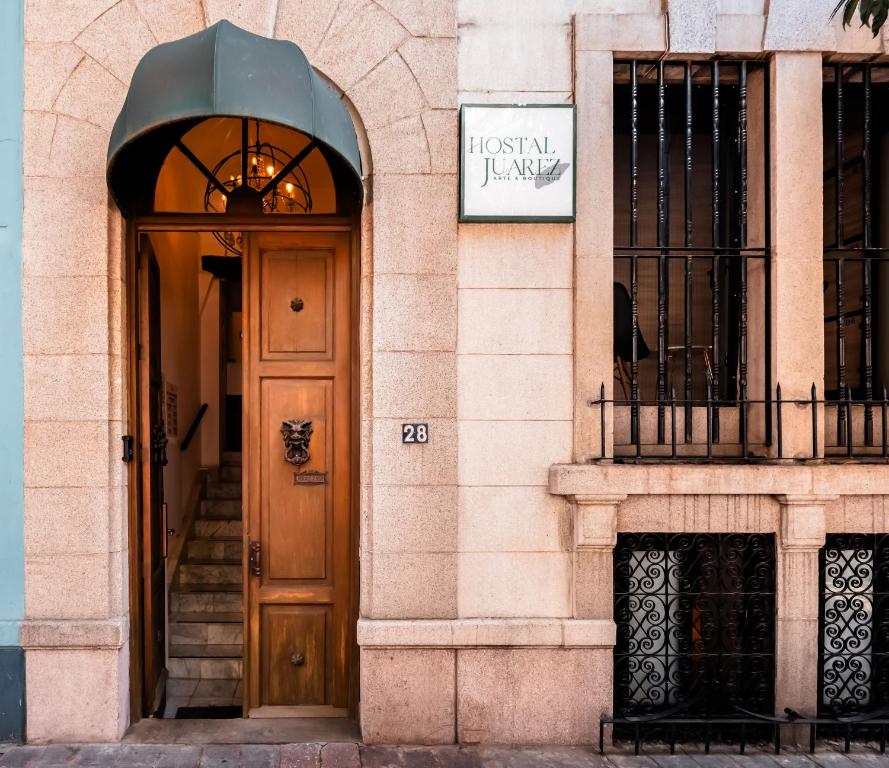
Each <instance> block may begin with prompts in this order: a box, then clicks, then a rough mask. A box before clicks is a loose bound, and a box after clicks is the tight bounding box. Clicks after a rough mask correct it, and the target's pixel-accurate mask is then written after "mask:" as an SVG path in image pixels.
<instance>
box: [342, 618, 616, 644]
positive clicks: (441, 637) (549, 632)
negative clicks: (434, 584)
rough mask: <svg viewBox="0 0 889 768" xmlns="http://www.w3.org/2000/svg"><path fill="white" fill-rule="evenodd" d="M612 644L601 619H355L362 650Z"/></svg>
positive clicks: (608, 624) (609, 624) (610, 627)
mask: <svg viewBox="0 0 889 768" xmlns="http://www.w3.org/2000/svg"><path fill="white" fill-rule="evenodd" d="M614 642H615V625H614V622H613V621H611V620H604V619H595V620H577V619H359V620H358V645H359V646H361V647H362V648H404V647H410V648H477V647H480V646H495V647H503V646H512V647H516V646H518V647H565V648H611V647H613V646H614Z"/></svg>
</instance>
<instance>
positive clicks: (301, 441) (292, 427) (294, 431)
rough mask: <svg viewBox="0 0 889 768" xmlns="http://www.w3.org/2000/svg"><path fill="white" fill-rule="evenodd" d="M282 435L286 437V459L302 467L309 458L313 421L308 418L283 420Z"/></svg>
mask: <svg viewBox="0 0 889 768" xmlns="http://www.w3.org/2000/svg"><path fill="white" fill-rule="evenodd" d="M281 436H282V437H283V438H284V459H285V460H286V461H287V462H288V463H290V464H293V466H295V467H301V466H302V465H303V464H305V463H306V462H307V461H308V460H309V440H311V439H312V422H311V421H309V420H308V419H287V420H286V421H282V422H281Z"/></svg>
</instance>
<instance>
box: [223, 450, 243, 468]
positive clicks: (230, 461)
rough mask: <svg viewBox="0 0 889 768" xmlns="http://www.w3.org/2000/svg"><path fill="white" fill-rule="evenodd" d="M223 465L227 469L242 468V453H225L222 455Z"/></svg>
mask: <svg viewBox="0 0 889 768" xmlns="http://www.w3.org/2000/svg"><path fill="white" fill-rule="evenodd" d="M222 464H223V466H227V467H240V466H241V452H240V451H224V452H223V454H222Z"/></svg>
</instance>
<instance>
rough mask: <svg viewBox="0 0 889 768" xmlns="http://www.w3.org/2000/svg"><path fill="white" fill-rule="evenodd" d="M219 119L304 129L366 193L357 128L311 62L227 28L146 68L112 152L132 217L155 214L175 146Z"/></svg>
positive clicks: (116, 181)
mask: <svg viewBox="0 0 889 768" xmlns="http://www.w3.org/2000/svg"><path fill="white" fill-rule="evenodd" d="M209 117H249V118H256V119H259V120H267V121H270V122H273V123H278V124H280V125H283V126H286V127H288V128H293V129H295V130H297V131H300V132H301V133H304V134H306V135H308V136H310V137H311V138H312V139H314V141H315V145H316V146H317V147H318V149H319V150H320V151H321V152H323V153H324V155H325V158H326V159H327V161H328V163H329V164H330V165H331V170H333V171H334V172H335V175H337V176H342V174H344V173H345V174H346V175H348V176H351V177H352V178H353V179H357V180H358V188H359V189H360V179H361V158H360V155H359V151H358V139H357V137H356V135H355V126H354V125H353V124H352V119H351V117H350V116H349V113H348V111H347V110H346V107H345V105H344V104H343V103H342V101H340V99H339V98H338V97H337V95H336V94H335V93H334V92H333V90H332V89H331V88H330V87H329V86H328V85H327V84H326V83H324V82H323V81H322V80H321V78H320V77H319V76H318V74H316V72H315V71H314V70H313V69H312V67H311V66H310V65H309V62H308V60H307V59H306V57H305V54H303V52H302V51H301V50H300V49H299V47H298V46H296V45H295V44H293V43H291V42H288V41H286V40H270V39H268V38H265V37H260V36H259V35H254V34H253V33H251V32H247V31H246V30H243V29H241V28H239V27H236V26H235V25H234V24H232V23H231V22H229V21H224V20H223V21H220V22H218V23H217V24H214V25H213V26H212V27H209V28H208V29H205V30H204V31H202V32H198V33H197V34H194V35H191V36H189V37H186V38H183V39H182V40H176V41H174V42H172V43H164V44H162V45H158V46H157V47H155V48H153V49H151V50H150V51H149V52H148V53H146V54H145V56H144V57H143V58H142V61H140V62H139V65H138V66H137V67H136V71H135V73H134V74H133V80H132V83H131V84H130V90H129V92H128V93H127V98H126V101H125V102H124V106H123V109H122V110H121V113H120V115H118V117H117V122H116V123H115V124H114V129H113V130H112V132H111V141H110V142H109V146H108V167H107V179H108V187H109V189H110V191H111V195H112V196H113V197H114V200H115V202H116V203H117V205H118V207H119V208H120V209H121V211H123V213H124V214H125V215H132V214H134V213H141V212H147V211H150V210H151V202H152V201H153V196H154V183H155V182H156V179H157V175H158V173H159V171H160V167H161V165H162V164H163V161H164V159H165V158H166V155H167V153H168V152H169V151H170V148H171V147H172V146H173V145H174V144H175V143H176V142H177V141H178V140H179V139H181V137H182V136H184V135H185V133H186V132H187V131H188V130H190V129H191V128H192V127H194V126H195V125H197V123H199V122H200V121H202V120H204V119H206V118H209ZM337 172H338V173H337Z"/></svg>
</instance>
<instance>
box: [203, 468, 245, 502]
mask: <svg viewBox="0 0 889 768" xmlns="http://www.w3.org/2000/svg"><path fill="white" fill-rule="evenodd" d="M239 469H240V467H239ZM206 496H207V498H208V499H237V500H238V501H240V499H241V484H240V483H223V482H219V483H213V482H210V483H207V488H206Z"/></svg>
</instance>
